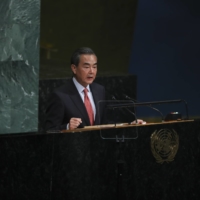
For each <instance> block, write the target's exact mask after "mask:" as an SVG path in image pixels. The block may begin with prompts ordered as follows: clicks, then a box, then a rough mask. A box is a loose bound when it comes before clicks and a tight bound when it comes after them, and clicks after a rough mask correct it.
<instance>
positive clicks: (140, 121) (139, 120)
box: [131, 119, 146, 124]
mask: <svg viewBox="0 0 200 200" xmlns="http://www.w3.org/2000/svg"><path fill="white" fill-rule="evenodd" d="M131 124H146V122H145V121H143V120H142V119H137V123H136V120H134V121H133V122H131Z"/></svg>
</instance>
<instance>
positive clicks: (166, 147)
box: [151, 129, 179, 164]
mask: <svg viewBox="0 0 200 200" xmlns="http://www.w3.org/2000/svg"><path fill="white" fill-rule="evenodd" d="M178 147H179V136H178V134H177V133H176V131H175V130H173V129H172V130H169V129H161V130H159V131H157V130H155V131H154V132H153V133H152V134H151V151H152V154H153V156H154V157H155V159H156V162H158V163H160V164H163V163H164V162H167V163H169V162H171V161H173V160H174V157H175V155H176V153H177V151H178Z"/></svg>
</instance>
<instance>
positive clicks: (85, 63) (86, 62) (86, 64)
mask: <svg viewBox="0 0 200 200" xmlns="http://www.w3.org/2000/svg"><path fill="white" fill-rule="evenodd" d="M83 64H84V65H90V63H87V62H85V63H83ZM93 65H97V63H94V64H93Z"/></svg>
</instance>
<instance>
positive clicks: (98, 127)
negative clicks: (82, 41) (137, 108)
mask: <svg viewBox="0 0 200 200" xmlns="http://www.w3.org/2000/svg"><path fill="white" fill-rule="evenodd" d="M193 121H194V120H175V121H164V122H155V123H146V124H129V123H118V124H103V125H95V126H85V127H84V128H77V129H74V130H61V131H59V130H55V131H54V130H51V131H48V132H47V133H76V132H85V131H96V130H102V129H118V128H130V127H142V126H153V125H162V124H175V123H185V122H193Z"/></svg>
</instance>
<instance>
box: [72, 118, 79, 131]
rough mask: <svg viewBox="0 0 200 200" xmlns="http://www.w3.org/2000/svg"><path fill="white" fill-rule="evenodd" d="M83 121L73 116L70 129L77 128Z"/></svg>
mask: <svg viewBox="0 0 200 200" xmlns="http://www.w3.org/2000/svg"><path fill="white" fill-rule="evenodd" d="M81 123H82V120H81V118H71V119H70V121H69V130H73V129H75V128H77V127H78V126H79V125H80V124H81Z"/></svg>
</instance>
